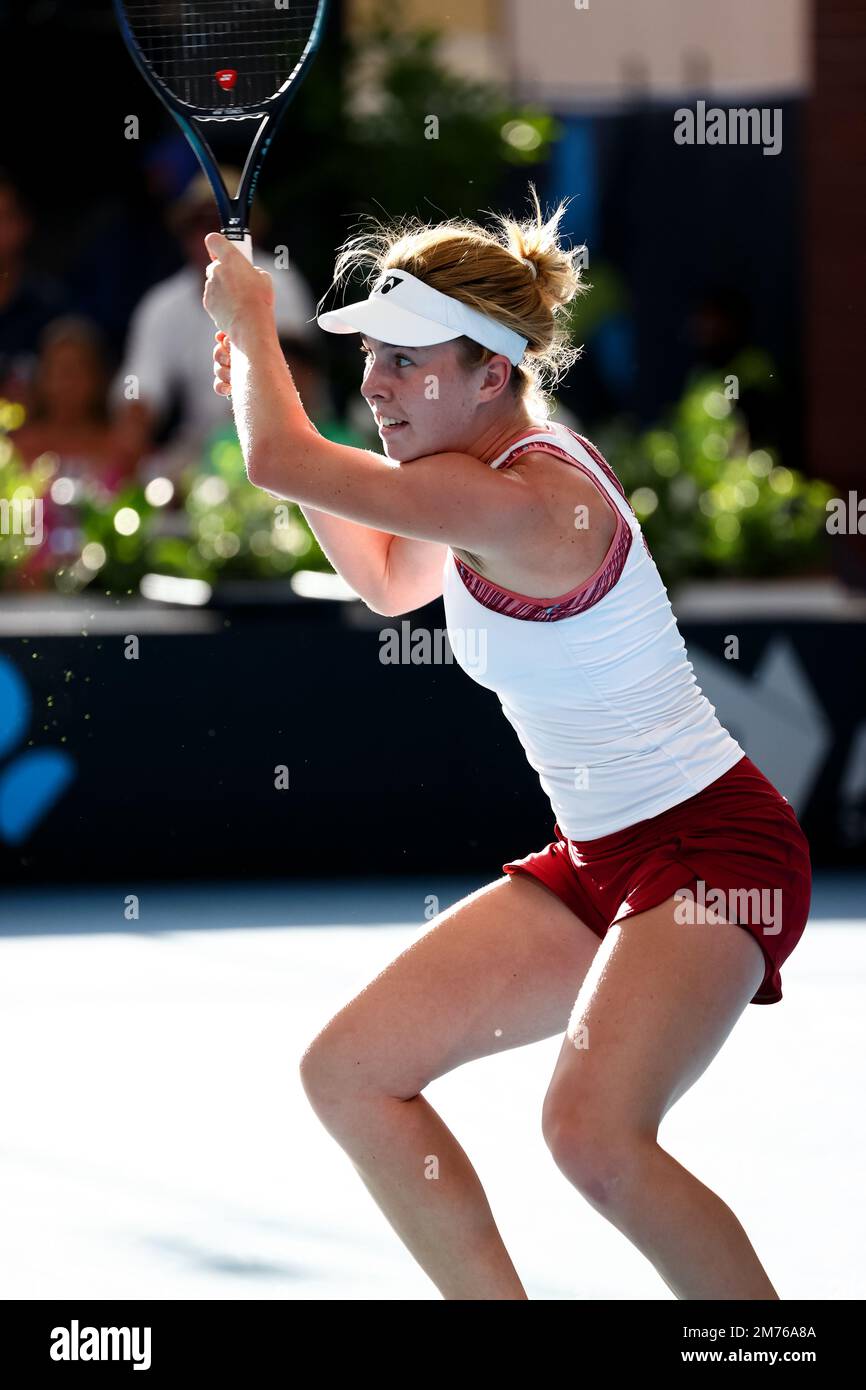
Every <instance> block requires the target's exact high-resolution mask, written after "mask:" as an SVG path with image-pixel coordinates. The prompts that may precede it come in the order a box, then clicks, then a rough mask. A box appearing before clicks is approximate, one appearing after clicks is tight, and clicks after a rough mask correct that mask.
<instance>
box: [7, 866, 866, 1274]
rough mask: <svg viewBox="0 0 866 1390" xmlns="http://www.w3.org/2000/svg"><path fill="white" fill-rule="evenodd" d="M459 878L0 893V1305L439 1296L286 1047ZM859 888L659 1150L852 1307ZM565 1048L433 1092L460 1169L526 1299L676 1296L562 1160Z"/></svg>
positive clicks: (823, 905)
mask: <svg viewBox="0 0 866 1390" xmlns="http://www.w3.org/2000/svg"><path fill="white" fill-rule="evenodd" d="M477 886H479V885H478V883H477V882H475V881H472V882H470V881H468V880H460V881H457V880H443V881H440V882H436V881H430V880H427V879H425V880H423V881H421V880H412V881H405V880H404V881H401V882H399V883H385V882H383V883H378V884H371V883H369V882H366V883H363V884H360V883H359V884H348V885H346V886H340V885H334V884H326V885H316V884H306V885H303V886H298V885H297V884H286V885H279V886H274V885H255V884H254V885H252V886H250V885H248V884H243V885H237V886H235V885H230V886H225V885H219V884H213V885H206V886H204V887H191V888H188V889H180V890H178V889H176V888H171V887H165V888H147V887H143V888H141V889H139V890H138V891H139V893H140V900H141V917H140V920H139V921H138V922H126V921H125V920H124V917H123V909H124V894H125V893H127V892H129V891H130V889H129V888H126V887H124V888H118V889H112V888H105V889H99V890H97V891H89V890H83V889H78V888H70V889H67V890H62V891H50V892H49V891H43V892H27V893H24V892H15V893H12V892H7V893H5V894H2V895H0V923H2V928H0V1048H2V1059H3V1065H2V1068H0V1116H2V1130H0V1229H2V1232H3V1242H2V1246H3V1251H2V1259H0V1271H2V1272H0V1297H2V1298H4V1299H67V1298H73V1297H74V1298H76V1299H109V1298H121V1299H138V1298H141V1299H190V1298H207V1299H244V1298H255V1299H261V1298H267V1299H323V1300H324V1299H335V1300H339V1299H376V1300H391V1299H438V1298H439V1297H440V1295H439V1294H438V1292H437V1291H436V1289H435V1288H434V1287H433V1285H432V1284H431V1283H430V1282H429V1280H428V1279H427V1278H426V1276H425V1275H424V1274H423V1273H422V1272H421V1270H420V1269H418V1268H417V1266H416V1265H415V1264H414V1262H413V1260H412V1259H411V1257H410V1256H409V1255H408V1253H407V1252H406V1251H405V1250H404V1248H403V1246H402V1245H401V1244H400V1242H399V1240H398V1238H397V1237H396V1236H395V1235H394V1234H393V1232H392V1231H391V1228H390V1227H389V1226H388V1224H387V1222H386V1221H385V1218H384V1217H383V1216H382V1215H381V1213H380V1212H379V1211H378V1209H377V1208H376V1206H375V1205H374V1203H373V1200H372V1198H371V1197H370V1196H369V1194H368V1193H367V1191H366V1188H364V1186H363V1184H362V1183H361V1181H360V1179H359V1178H358V1176H357V1174H356V1173H355V1171H354V1169H353V1168H352V1167H351V1165H350V1163H349V1161H348V1159H347V1158H346V1157H345V1155H344V1154H343V1153H342V1152H341V1150H340V1149H339V1148H338V1147H337V1146H336V1145H335V1143H334V1142H333V1140H332V1139H331V1138H330V1136H329V1135H328V1134H327V1132H326V1131H325V1130H324V1129H323V1128H322V1126H321V1124H320V1123H319V1121H318V1119H317V1118H316V1116H315V1115H314V1114H313V1112H312V1110H311V1109H310V1107H309V1104H308V1102H307V1100H306V1097H305V1095H304V1093H303V1091H302V1089H301V1085H300V1081H299V1079H298V1070H297V1063H298V1059H299V1057H300V1055H301V1053H302V1051H303V1048H304V1046H305V1044H306V1043H307V1041H308V1040H309V1039H310V1038H311V1037H312V1036H313V1035H314V1034H315V1033H316V1032H317V1031H318V1029H319V1028H320V1027H321V1026H322V1024H324V1023H325V1022H326V1021H327V1020H328V1019H329V1018H330V1017H331V1016H332V1014H334V1013H335V1012H336V1010H337V1009H338V1008H339V1007H340V1006H341V1005H342V1004H343V1003H345V1002H346V1001H347V1000H348V999H349V998H350V997H351V996H352V995H353V994H354V993H356V992H357V990H358V989H360V988H361V987H362V986H363V985H364V984H365V983H366V982H367V981H368V980H369V979H371V978H372V976H373V975H374V974H376V973H377V972H378V971H379V970H380V969H381V968H382V966H383V965H385V964H386V962H387V961H388V960H390V959H391V958H392V957H393V956H394V955H395V954H396V953H397V952H398V951H399V950H401V949H402V948H403V947H404V946H405V945H407V944H408V943H409V942H411V941H412V939H413V937H414V936H415V935H416V934H417V933H418V931H419V930H420V929H421V928H422V926H424V925H426V922H425V919H424V910H425V902H426V899H427V896H428V894H430V893H435V894H438V897H439V903H440V906H441V907H444V906H446V905H447V904H449V903H451V902H453V901H455V900H456V899H457V898H459V897H461V896H463V894H464V893H466V892H468V891H470V890H471V889H472V888H475V887H477ZM864 890H866V879H860V880H857V879H854V878H852V877H851V876H847V877H843V876H819V877H817V879H816V885H815V894H814V903H813V916H812V920H811V923H810V926H809V927H808V928H807V930H806V934H805V936H804V937H803V939H802V941H801V942H800V944H799V945H798V947H797V949H796V951H795V952H794V954H793V956H792V957H791V959H790V961H789V962H788V963H787V964H786V965H785V966H784V967H783V970H782V978H783V987H784V990H785V998H784V1000H783V1001H782V1003H781V1004H778V1005H775V1006H771V1007H757V1006H750V1007H749V1008H748V1009H747V1011H746V1014H745V1016H744V1017H743V1018H742V1019H741V1020H740V1022H739V1024H738V1025H737V1028H736V1029H735V1031H734V1033H733V1035H732V1037H731V1038H730V1039H729V1040H728V1042H727V1044H726V1045H725V1047H724V1048H723V1050H722V1052H721V1053H720V1054H719V1056H718V1057H717V1058H716V1060H715V1061H714V1063H713V1064H712V1066H711V1067H710V1069H709V1070H708V1071H707V1072H706V1073H705V1075H704V1077H703V1078H702V1079H701V1080H700V1081H699V1082H698V1083H697V1085H696V1086H695V1087H694V1088H693V1090H692V1091H691V1092H690V1093H689V1094H688V1095H686V1097H685V1098H684V1099H683V1100H682V1101H680V1102H679V1104H678V1105H677V1106H676V1107H675V1108H674V1109H673V1110H672V1111H671V1113H670V1114H669V1115H668V1116H667V1118H666V1120H665V1122H664V1126H663V1128H662V1131H661V1135H660V1138H661V1142H662V1143H663V1144H664V1146H665V1148H667V1149H669V1150H670V1152H671V1153H673V1154H674V1155H675V1157H676V1158H677V1159H678V1160H679V1161H680V1162H681V1163H683V1164H685V1166H686V1167H688V1168H690V1169H691V1170H692V1171H693V1172H694V1173H696V1174H697V1176H698V1177H700V1178H701V1179H702V1180H703V1181H704V1182H706V1183H708V1184H709V1186H710V1187H712V1188H714V1189H715V1190H716V1191H717V1192H718V1193H719V1194H720V1195H721V1196H722V1197H723V1198H724V1200H725V1201H726V1202H727V1203H728V1204H729V1205H730V1206H731V1207H732V1208H733V1210H734V1211H735V1212H736V1214H737V1215H738V1217H739V1218H740V1220H741V1221H742V1222H743V1224H744V1226H745V1228H746V1230H747V1231H748V1233H749V1235H750V1237H751V1239H752V1241H753V1243H754V1245H755V1247H756V1249H757V1251H758V1253H759V1255H760V1256H761V1258H762V1260H763V1262H764V1264H765V1265H766V1267H767V1270H768V1272H769V1274H770V1277H771V1278H772V1279H773V1281H774V1283H775V1284H776V1287H777V1288H778V1290H779V1292H780V1294H781V1296H782V1298H783V1299H784V1298H815V1299H832V1298H839V1299H846V1300H847V1299H855V1298H858V1299H859V1298H863V1297H864V1296H866V1273H864V1264H863V1258H862V1252H863V1249H864V1245H866V1209H864V1204H863V1202H862V1200H861V1181H862V1159H861V1155H862V1153H863V1151H864V1147H866V1115H864V1106H863V1096H864V1093H866V1047H864V1041H866V1024H864V1016H866V1009H864V1004H863V1000H864V985H866V905H864V902H866V892H864ZM558 1050H559V1040H558V1039H554V1038H552V1039H549V1040H547V1041H546V1042H543V1043H538V1044H536V1045H534V1046H532V1047H527V1048H523V1049H518V1050H517V1051H513V1052H507V1053H503V1054H500V1055H499V1056H497V1057H493V1058H488V1059H484V1060H482V1061H478V1062H473V1063H471V1064H469V1065H468V1066H466V1067H463V1068H461V1069H460V1070H458V1071H457V1072H454V1073H452V1074H451V1075H449V1076H446V1077H443V1078H442V1079H441V1080H439V1081H437V1082H435V1083H434V1084H433V1085H431V1086H430V1087H429V1088H428V1089H427V1091H426V1092H425V1094H426V1095H427V1097H428V1099H429V1100H430V1102H431V1103H432V1104H433V1105H434V1106H435V1107H436V1108H437V1109H438V1110H439V1111H440V1112H441V1114H442V1115H443V1117H444V1118H445V1120H446V1122H447V1124H448V1125H449V1127H450V1128H451V1129H452V1130H453V1132H454V1133H455V1134H456V1136H457V1138H458V1139H459V1140H460V1142H461V1144H462V1145H463V1147H464V1148H465V1149H466V1151H467V1153H468V1154H469V1157H470V1158H471V1160H472V1162H473V1163H474V1164H475V1166H476V1168H477V1170H478V1172H479V1175H480V1177H481V1181H482V1183H483V1184H484V1186H485V1189H486V1191H487V1195H488V1197H489V1199H490V1203H491V1206H492V1208H493V1211H494V1214H495V1215H496V1218H497V1221H498V1224H499V1229H500V1231H501V1232H502V1235H503V1238H504V1239H505V1242H506V1244H507V1246H508V1248H509V1250H510V1252H511V1255H512V1258H513V1260H514V1262H515V1265H516V1267H517V1269H518V1271H519V1273H520V1275H521V1277H522V1279H523V1282H524V1285H525V1286H526V1288H527V1292H528V1293H529V1296H530V1298H535V1299H581V1298H587V1299H622V1298H626V1299H629V1298H658V1299H670V1298H671V1297H672V1296H671V1294H670V1293H669V1291H668V1289H667V1288H666V1286H665V1285H664V1284H663V1283H662V1281H661V1280H660V1278H659V1277H658V1276H657V1275H656V1273H655V1272H654V1270H653V1269H652V1267H651V1266H650V1265H649V1264H648V1262H647V1261H646V1260H645V1259H644V1258H643V1256H641V1255H640V1254H639V1253H637V1252H636V1251H635V1250H634V1249H633V1248H632V1247H631V1246H630V1245H629V1244H628V1242H627V1241H626V1240H625V1239H624V1238H623V1237H622V1236H620V1235H619V1233H618V1232H617V1231H615V1230H614V1229H613V1228H611V1227H609V1226H608V1225H607V1224H606V1222H605V1221H604V1220H603V1219H602V1218H601V1217H600V1216H599V1215H598V1214H597V1213H596V1212H595V1211H594V1210H593V1209H592V1208H591V1207H589V1206H588V1205H587V1204H586V1203H585V1202H584V1201H583V1200H582V1198H581V1197H580V1196H579V1195H578V1193H576V1192H575V1191H574V1189H573V1188H571V1187H570V1185H569V1184H568V1183H567V1181H566V1180H565V1178H564V1177H563V1176H562V1175H561V1174H560V1173H559V1171H558V1169H557V1168H556V1167H555V1165H554V1163H553V1160H552V1158H551V1157H550V1154H549V1153H548V1150H547V1148H546V1146H545V1144H544V1140H543V1139H542V1135H541V1124H540V1117H541V1104H542V1100H543V1097H544V1093H545V1090H546V1087H547V1082H548V1078H549V1076H550V1073H551V1071H552V1069H553V1066H554V1063H555V1061H556V1057H557V1054H558Z"/></svg>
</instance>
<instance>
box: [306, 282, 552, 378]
mask: <svg viewBox="0 0 866 1390" xmlns="http://www.w3.org/2000/svg"><path fill="white" fill-rule="evenodd" d="M316 322H317V323H318V324H319V327H320V328H324V329H325V331H326V332H327V333H363V334H364V335H365V337H368V338H377V339H378V340H379V342H382V343H394V344H396V345H397V346H398V347H431V346H432V345H433V344H434V343H448V342H450V341H451V340H452V339H453V338H460V337H462V336H463V335H464V334H465V335H466V337H467V338H471V339H472V340H473V342H476V343H480V344H481V346H482V347H486V348H489V349H490V351H491V352H501V353H502V355H503V357H507V358H508V360H509V361H510V362H511V363H512V364H513V365H514V366H515V367H516V366H517V364H518V362H519V361H520V359H521V358H522V356H523V353H524V351H525V349H526V344H527V342H528V339H527V338H524V337H522V336H521V335H520V334H519V333H515V332H514V331H513V330H512V329H510V328H506V327H505V325H504V324H502V323H497V322H496V320H495V319H491V318H488V317H487V315H486V314H480V313H479V312H478V310H477V309H472V308H470V307H469V305H468V304H463V303H461V301H460V300H459V299H453V298H452V297H451V295H450V294H442V293H441V292H440V291H439V290H434V289H433V286H432V285H425V284H424V281H423V280H419V279H418V277H417V276H416V275H410V274H409V272H408V271H406V270H386V271H385V272H384V273H383V274H382V275H381V276H380V277H379V279H378V280H377V282H376V284H375V285H374V286H373V289H372V291H371V292H370V297H369V298H368V299H362V300H361V301H360V303H358V304H347V305H346V306H345V308H343V309H330V310H328V312H327V313H325V314H319V315H318V317H317V319H316Z"/></svg>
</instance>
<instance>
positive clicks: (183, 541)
mask: <svg viewBox="0 0 866 1390" xmlns="http://www.w3.org/2000/svg"><path fill="white" fill-rule="evenodd" d="M324 432H325V431H324V430H323V433H324ZM58 483H60V484H61V485H60V486H59V487H58V486H56V484H58ZM64 489H65V491H64ZM67 493H69V494H70V495H69V496H68V497H67V495H66V494H67ZM16 497H18V498H19V499H23V498H27V497H33V498H39V499H41V501H42V505H43V532H44V534H43V539H42V543H41V544H40V545H39V546H35V545H32V544H30V545H28V544H27V542H26V540H25V538H24V537H23V536H22V535H20V534H0V584H2V586H3V587H5V588H7V589H9V588H28V589H29V588H54V589H56V590H58V591H59V592H61V593H77V592H80V591H81V590H83V589H86V588H89V589H96V590H100V591H103V592H108V593H120V594H129V593H134V592H136V591H137V589H138V585H139V583H140V581H141V579H142V577H143V575H145V574H148V573H156V574H165V575H173V576H180V577H183V578H194V579H203V580H205V581H207V582H208V583H210V584H211V585H213V584H216V583H217V582H218V581H219V580H220V579H222V578H232V579H276V578H287V577H288V576H290V575H291V574H293V573H294V572H295V571H296V570H298V569H315V570H326V571H330V565H329V564H328V562H327V560H326V559H325V556H324V555H323V554H322V551H321V549H320V548H319V545H318V543H317V541H316V539H315V537H314V536H313V534H312V532H311V531H310V528H309V526H308V525H307V523H306V521H305V519H304V517H303V515H302V514H301V512H300V509H299V508H298V507H296V506H295V505H294V504H293V503H289V502H280V501H278V500H277V499H275V498H274V497H272V496H271V495H270V494H269V493H266V492H262V491H261V490H260V489H259V488H255V487H252V486H251V485H250V483H249V481H248V479H247V476H246V470H245V468H244V463H243V457H242V454H241V449H240V445H239V444H238V441H237V436H236V435H235V433H234V430H233V428H229V429H227V430H226V431H224V432H221V433H220V434H218V435H216V436H215V437H214V438H213V439H212V441H211V442H210V445H209V447H208V450H207V453H206V455H205V457H204V458H203V460H202V465H201V467H200V468H196V469H190V470H188V471H187V472H186V473H185V474H184V476H183V477H182V478H181V480H180V482H179V485H178V486H177V488H176V489H175V491H174V494H173V495H169V489H168V488H167V487H166V486H165V484H163V485H162V496H161V494H160V489H159V487H155V486H154V485H151V486H150V487H148V488H144V487H143V486H142V485H140V484H137V483H136V484H130V485H129V486H127V487H124V488H123V489H122V490H120V491H118V492H112V493H109V492H108V491H106V489H105V488H103V487H102V486H101V485H100V483H99V481H98V479H96V478H89V479H75V480H74V481H73V482H72V483H71V484H70V483H69V482H66V480H63V479H62V473H61V472H59V471H58V468H57V462H56V460H54V459H52V457H51V456H49V455H43V456H42V458H41V459H37V460H36V461H35V462H34V464H33V465H32V467H30V468H28V467H27V466H26V465H25V464H24V463H23V462H22V460H21V458H20V456H19V455H18V454H17V453H16V451H15V449H14V448H13V446H12V442H11V440H9V439H4V437H3V435H2V434H0V499H3V498H5V499H7V500H8V501H9V502H10V503H11V502H12V500H13V499H14V498H16ZM58 499H59V500H58Z"/></svg>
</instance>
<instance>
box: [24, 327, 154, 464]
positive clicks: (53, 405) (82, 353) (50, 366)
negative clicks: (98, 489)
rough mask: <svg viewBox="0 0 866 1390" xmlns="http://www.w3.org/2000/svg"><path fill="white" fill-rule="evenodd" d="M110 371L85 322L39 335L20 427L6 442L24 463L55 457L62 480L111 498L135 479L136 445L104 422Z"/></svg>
mask: <svg viewBox="0 0 866 1390" xmlns="http://www.w3.org/2000/svg"><path fill="white" fill-rule="evenodd" d="M109 380H110V369H109V365H108V361H107V358H106V353H105V348H104V344H103V339H102V336H101V334H100V333H99V330H98V329H97V328H96V326H95V325H94V324H91V323H90V322H88V320H87V319H83V318H73V317H66V318H60V319H55V320H54V322H53V323H50V324H49V325H48V327H47V328H46V329H45V330H44V331H43V334H42V339H41V345H40V354H39V360H38V365H37V369H36V374H35V377H34V381H33V388H32V392H31V401H30V408H29V410H28V412H27V418H26V420H25V423H24V424H23V425H22V426H21V427H20V428H19V429H17V430H15V431H14V433H12V434H11V436H10V437H11V438H12V440H13V442H14V444H15V447H16V448H17V449H18V451H19V452H20V453H21V455H22V456H23V458H24V459H25V461H26V462H27V463H32V462H33V460H34V459H35V458H38V457H39V455H40V454H45V453H53V454H56V455H57V457H58V468H59V471H60V472H62V473H63V474H64V476H66V477H87V478H91V479H95V480H97V481H99V482H100V483H102V484H103V486H104V487H105V488H107V489H108V490H109V491H110V492H114V491H116V490H117V489H118V487H119V486H120V485H121V484H122V483H123V482H124V480H125V479H126V478H128V477H129V476H131V475H132V474H134V471H135V464H136V462H137V457H138V455H137V450H136V442H135V441H134V440H131V439H129V438H128V437H126V436H125V435H124V433H123V429H122V426H120V425H113V424H112V423H111V422H110V421H109V418H108V384H109Z"/></svg>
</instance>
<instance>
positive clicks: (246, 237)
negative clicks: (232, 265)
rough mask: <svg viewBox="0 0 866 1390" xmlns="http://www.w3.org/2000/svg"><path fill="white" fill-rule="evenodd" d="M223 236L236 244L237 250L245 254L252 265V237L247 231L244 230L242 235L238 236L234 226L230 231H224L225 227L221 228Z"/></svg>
mask: <svg viewBox="0 0 866 1390" xmlns="http://www.w3.org/2000/svg"><path fill="white" fill-rule="evenodd" d="M223 236H224V237H226V238H227V240H228V241H230V242H231V243H232V244H233V245H234V246H236V247H237V248H238V250H239V251H242V252H243V254H244V255H245V256H246V258H247V260H248V261H249V263H250V265H252V263H253V239H252V237H251V236H250V234H249V232H244V234H243V236H242V237H239V236H238V234H237V231H236V230H235V229H234V228H233V229H232V231H226V229H225V228H223Z"/></svg>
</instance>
